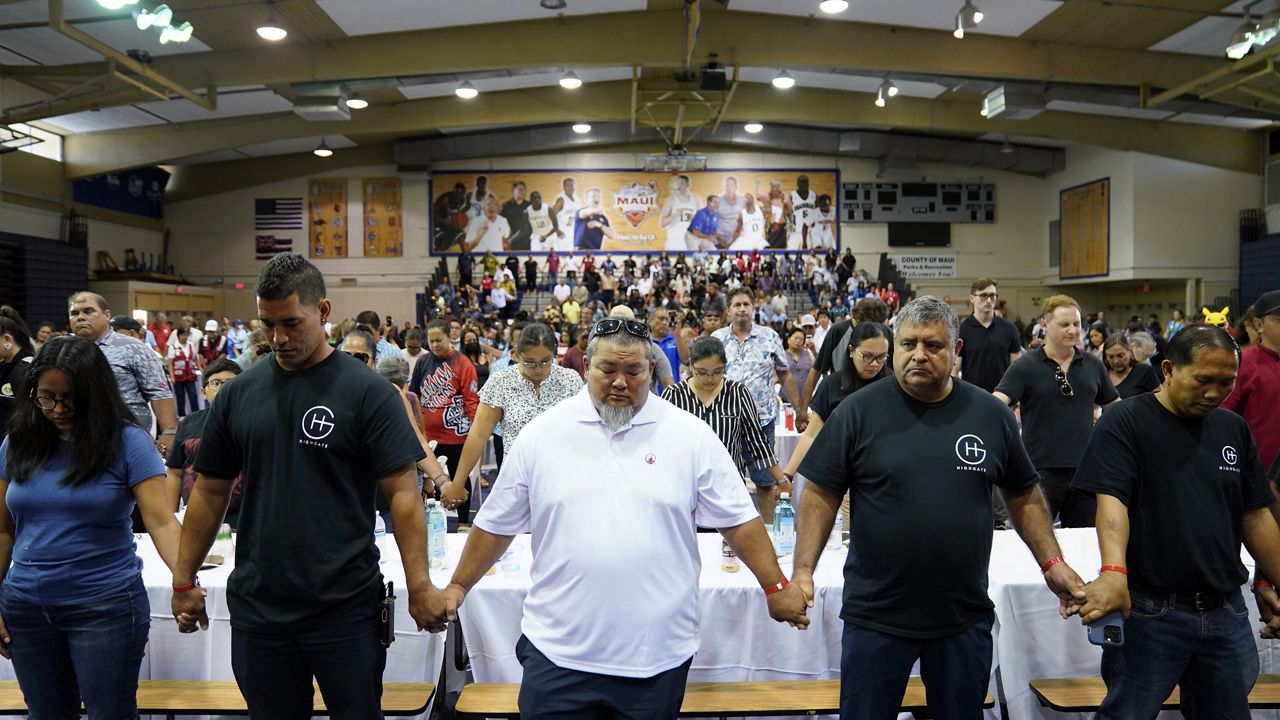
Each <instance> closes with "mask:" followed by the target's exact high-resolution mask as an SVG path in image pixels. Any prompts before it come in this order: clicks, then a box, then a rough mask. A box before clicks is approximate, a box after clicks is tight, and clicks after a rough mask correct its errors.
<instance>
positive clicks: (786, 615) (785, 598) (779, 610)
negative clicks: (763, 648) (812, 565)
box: [765, 581, 812, 630]
mask: <svg viewBox="0 0 1280 720" xmlns="http://www.w3.org/2000/svg"><path fill="white" fill-rule="evenodd" d="M810 582H811V583H812V581H810ZM810 587H811V588H812V584H810ZM810 598H811V596H809V595H806V594H805V592H804V590H802V589H801V587H800V584H799V583H795V582H792V583H788V584H787V586H786V587H784V588H782V589H781V590H779V591H778V592H775V593H773V594H772V595H766V596H765V601H766V602H767V603H769V617H771V618H773V619H774V620H777V621H778V622H785V623H787V624H788V625H790V626H791V627H793V628H796V629H799V630H805V629H808V627H809V616H808V615H806V614H805V611H806V610H808V608H809V606H810V605H811V604H812V601H811V599H810Z"/></svg>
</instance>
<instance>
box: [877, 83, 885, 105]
mask: <svg viewBox="0 0 1280 720" xmlns="http://www.w3.org/2000/svg"><path fill="white" fill-rule="evenodd" d="M884 98H885V93H884V86H883V85H881V86H880V87H878V88H876V107H884V105H885V99H884Z"/></svg>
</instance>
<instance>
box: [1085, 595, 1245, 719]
mask: <svg viewBox="0 0 1280 720" xmlns="http://www.w3.org/2000/svg"><path fill="white" fill-rule="evenodd" d="M1129 597H1130V600H1131V601H1132V607H1131V608H1130V610H1129V619H1128V620H1126V621H1125V624H1124V645H1122V646H1120V647H1112V646H1107V647H1104V648H1103V650H1102V679H1103V680H1104V681H1106V683H1107V697H1106V699H1105V700H1103V701H1102V705H1101V707H1100V708H1099V710H1098V714H1097V718H1098V720H1105V719H1107V718H1124V720H1142V719H1143V718H1154V717H1155V716H1156V714H1157V713H1159V712H1160V703H1162V702H1164V700H1165V699H1166V698H1168V697H1169V693H1170V692H1172V691H1173V686H1174V685H1179V686H1180V687H1181V690H1182V714H1183V716H1184V717H1186V718H1188V720H1198V719H1200V718H1221V719H1223V720H1225V719H1227V718H1244V719H1247V718H1248V717H1249V691H1250V690H1251V689H1253V683H1254V681H1255V680H1256V679H1257V677H1258V646H1257V645H1256V644H1255V643H1254V641H1253V628H1252V625H1251V624H1250V622H1249V608H1248V606H1247V605H1245V602H1244V597H1243V596H1242V595H1241V594H1240V591H1239V590H1237V591H1236V592H1234V593H1232V594H1231V595H1229V596H1227V600H1226V602H1225V603H1224V604H1221V605H1218V606H1217V607H1214V608H1208V609H1205V610H1198V611H1197V610H1192V609H1185V608H1184V607H1182V606H1178V607H1175V606H1173V605H1172V604H1171V603H1170V602H1169V598H1168V597H1160V596H1155V595H1146V594H1143V593H1140V592H1135V591H1133V590H1130V591H1129Z"/></svg>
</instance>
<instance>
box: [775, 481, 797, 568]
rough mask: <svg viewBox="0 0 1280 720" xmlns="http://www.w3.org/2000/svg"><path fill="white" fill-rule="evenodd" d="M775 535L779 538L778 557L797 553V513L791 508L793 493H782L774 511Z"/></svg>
mask: <svg viewBox="0 0 1280 720" xmlns="http://www.w3.org/2000/svg"><path fill="white" fill-rule="evenodd" d="M773 534H774V536H775V537H776V538H777V543H778V555H779V556H782V555H790V554H792V553H793V552H795V551H796V511H795V510H794V509H792V507H791V493H782V498H781V499H780V500H778V507H777V509H775V510H774V511H773Z"/></svg>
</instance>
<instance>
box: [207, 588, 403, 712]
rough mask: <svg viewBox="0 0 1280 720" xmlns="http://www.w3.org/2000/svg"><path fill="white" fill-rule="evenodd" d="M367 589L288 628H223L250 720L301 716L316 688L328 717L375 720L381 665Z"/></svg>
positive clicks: (384, 658)
mask: <svg viewBox="0 0 1280 720" xmlns="http://www.w3.org/2000/svg"><path fill="white" fill-rule="evenodd" d="M374 595H375V594H374V593H373V592H370V594H369V596H368V597H366V598H363V599H361V600H360V601H359V602H358V603H356V604H355V605H352V606H343V607H341V608H338V609H335V610H334V611H333V612H329V613H326V614H325V616H324V617H323V618H322V619H318V620H317V621H315V622H309V623H307V624H306V625H305V626H303V627H301V628H299V629H297V630H296V631H294V632H290V633H280V634H277V633H257V632H249V631H245V630H237V629H235V628H232V630H231V669H232V670H233V671H234V672H235V676H236V683H237V684H238V685H239V686H240V692H241V693H242V694H243V695H244V699H245V702H247V703H248V705H249V717H250V718H252V719H253V720H309V719H310V717H311V710H312V697H313V691H312V689H311V679H312V678H313V677H314V678H315V682H316V683H317V684H319V686H320V693H321V695H323V696H324V702H325V705H326V706H328V708H329V713H330V716H331V717H332V718H333V719H334V720H381V718H382V670H383V668H385V667H386V664H387V651H386V648H384V647H382V643H380V642H379V641H378V615H377V598H376V597H375V596H374Z"/></svg>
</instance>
